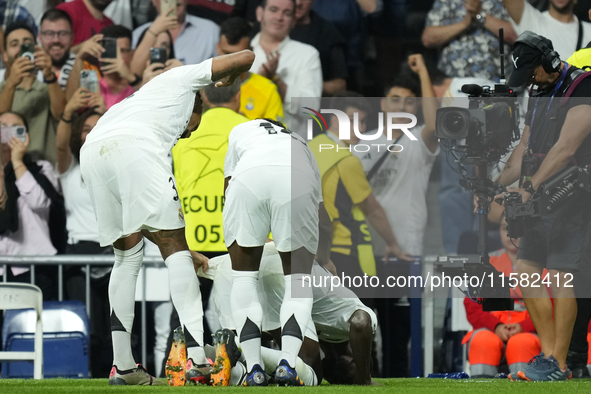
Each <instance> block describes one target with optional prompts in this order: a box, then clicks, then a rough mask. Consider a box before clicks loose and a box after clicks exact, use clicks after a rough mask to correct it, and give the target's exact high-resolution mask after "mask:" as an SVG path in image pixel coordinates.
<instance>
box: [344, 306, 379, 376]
mask: <svg viewBox="0 0 591 394" xmlns="http://www.w3.org/2000/svg"><path fill="white" fill-rule="evenodd" d="M349 325H350V328H349V343H350V345H351V350H352V352H353V361H354V362H355V367H356V370H357V376H356V377H357V382H356V383H357V384H362V385H369V384H372V382H371V347H372V342H373V332H372V328H371V317H370V316H369V314H368V313H367V312H365V311H362V310H357V311H355V313H353V314H352V315H351V318H350V319H349Z"/></svg>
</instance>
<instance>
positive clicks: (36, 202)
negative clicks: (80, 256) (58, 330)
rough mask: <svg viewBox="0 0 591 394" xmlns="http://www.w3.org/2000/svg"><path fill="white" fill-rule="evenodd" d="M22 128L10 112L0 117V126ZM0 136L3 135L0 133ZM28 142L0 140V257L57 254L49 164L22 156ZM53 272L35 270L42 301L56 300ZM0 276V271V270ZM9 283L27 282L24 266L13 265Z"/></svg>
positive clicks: (53, 184)
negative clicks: (53, 236)
mask: <svg viewBox="0 0 591 394" xmlns="http://www.w3.org/2000/svg"><path fill="white" fill-rule="evenodd" d="M11 126H23V127H25V129H26V128H27V125H26V121H25V118H24V117H23V116H21V115H19V114H16V113H13V112H5V113H3V114H2V115H0V127H1V128H5V127H11ZM3 135H4V134H3ZM29 143H30V136H29V134H28V133H27V134H26V140H25V142H23V141H21V140H20V139H19V138H17V137H12V138H11V139H10V140H8V141H5V140H1V141H0V165H1V166H0V170H1V171H0V173H1V175H0V190H4V193H3V194H4V196H5V197H4V199H3V201H4V202H3V203H0V255H5V256H16V255H23V256H52V255H55V254H56V253H57V250H56V248H55V247H54V245H53V243H52V238H51V235H50V228H51V225H50V222H49V220H50V210H51V209H52V208H53V207H52V205H53V203H54V201H56V199H59V195H58V193H57V192H56V188H57V180H56V179H55V174H54V171H53V167H52V165H51V163H49V162H47V161H45V160H40V161H34V160H33V159H32V158H31V156H30V154H28V153H25V152H26V151H27V146H28V145H29ZM0 200H2V199H1V198H0ZM53 271H54V270H52V269H47V268H46V267H43V266H41V267H38V268H37V270H36V272H35V274H36V275H35V276H36V280H35V283H36V284H37V286H39V287H41V289H42V290H43V297H44V299H45V300H50V299H53V298H56V297H57V291H56V290H57V288H56V287H55V281H54V280H55V278H54V277H53V276H54V275H53V274H54V272H53ZM0 274H3V272H2V271H1V269H0ZM7 274H8V281H9V282H26V283H28V282H30V273H29V268H28V267H18V266H13V267H11V268H10V270H9V271H8V273H7Z"/></svg>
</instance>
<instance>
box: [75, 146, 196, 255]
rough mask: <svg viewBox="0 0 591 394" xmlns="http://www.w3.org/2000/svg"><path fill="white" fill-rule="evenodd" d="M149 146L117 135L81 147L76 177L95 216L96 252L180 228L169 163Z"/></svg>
mask: <svg viewBox="0 0 591 394" xmlns="http://www.w3.org/2000/svg"><path fill="white" fill-rule="evenodd" d="M155 144H156V143H155V142H154V141H151V140H147V139H142V138H139V137H136V136H131V135H117V136H113V137H110V138H105V139H101V140H98V141H94V142H92V143H86V144H84V146H83V147H82V150H81V151H80V165H81V171H82V177H83V179H84V182H85V183H86V186H87V188H88V191H89V193H90V199H91V201H92V205H93V207H94V212H95V214H96V218H97V222H98V231H99V241H100V244H101V246H106V245H110V244H112V243H113V242H115V241H116V240H117V239H119V238H123V237H126V236H128V235H130V234H133V233H136V232H138V231H140V230H143V229H147V230H149V231H158V230H175V229H179V228H183V227H185V218H184V215H183V211H182V209H181V204H180V201H179V196H178V193H177V189H176V181H175V179H174V176H173V174H172V168H171V163H170V162H169V160H168V158H167V157H166V154H165V153H163V151H162V149H161V148H160V147H158V146H156V145H155Z"/></svg>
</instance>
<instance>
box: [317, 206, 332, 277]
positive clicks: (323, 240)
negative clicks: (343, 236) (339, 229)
mask: <svg viewBox="0 0 591 394" xmlns="http://www.w3.org/2000/svg"><path fill="white" fill-rule="evenodd" d="M318 218H319V223H318V230H319V237H318V250H317V251H316V261H318V263H319V264H320V265H322V266H326V265H327V264H329V263H330V262H331V261H330V247H331V245H332V221H331V220H330V216H329V215H328V212H326V208H325V207H324V203H323V202H321V203H320V205H319V207H318Z"/></svg>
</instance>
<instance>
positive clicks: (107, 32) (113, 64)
mask: <svg viewBox="0 0 591 394" xmlns="http://www.w3.org/2000/svg"><path fill="white" fill-rule="evenodd" d="M101 34H102V35H103V38H115V39H116V40H117V58H115V59H101V72H102V74H103V78H102V79H101V80H100V82H99V85H100V91H101V95H102V96H103V98H104V99H105V104H106V105H107V109H109V108H111V107H112V106H113V105H115V104H117V103H118V102H120V101H122V100H123V99H125V98H126V97H128V96H130V95H131V94H133V92H134V91H135V90H137V89H138V88H139V87H140V82H141V81H142V79H141V77H139V76H138V75H137V74H134V73H132V72H131V70H130V69H129V65H130V64H131V58H132V56H133V51H132V50H131V30H129V29H128V28H126V27H123V26H120V25H112V26H107V27H105V28H104V29H103V30H101Z"/></svg>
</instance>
